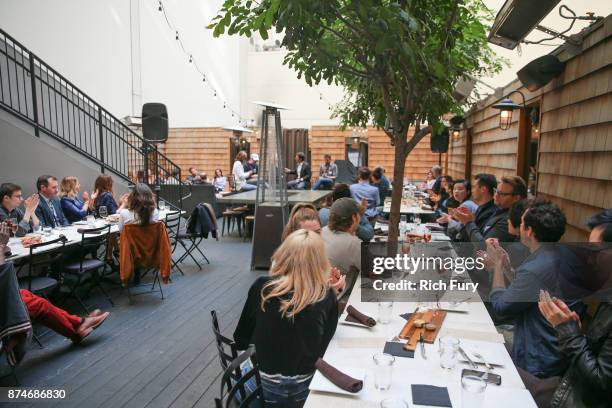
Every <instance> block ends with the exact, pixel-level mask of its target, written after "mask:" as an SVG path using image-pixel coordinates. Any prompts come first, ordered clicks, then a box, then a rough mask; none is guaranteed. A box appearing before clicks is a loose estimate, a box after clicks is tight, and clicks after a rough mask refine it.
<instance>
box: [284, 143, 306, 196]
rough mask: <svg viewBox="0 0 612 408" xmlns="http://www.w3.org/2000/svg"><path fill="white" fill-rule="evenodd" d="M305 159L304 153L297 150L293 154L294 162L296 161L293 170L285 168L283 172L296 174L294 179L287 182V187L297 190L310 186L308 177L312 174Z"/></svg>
mask: <svg viewBox="0 0 612 408" xmlns="http://www.w3.org/2000/svg"><path fill="white" fill-rule="evenodd" d="M305 159H306V156H305V155H304V153H302V152H299V153H298V154H296V155H295V162H296V163H297V166H296V167H295V170H290V169H287V168H286V169H285V173H287V174H295V175H296V176H297V178H296V179H295V180H291V181H289V182H288V183H287V188H289V189H297V190H305V189H308V188H310V178H311V176H312V174H311V172H310V165H309V164H308V163H306V162H305V161H304V160H305Z"/></svg>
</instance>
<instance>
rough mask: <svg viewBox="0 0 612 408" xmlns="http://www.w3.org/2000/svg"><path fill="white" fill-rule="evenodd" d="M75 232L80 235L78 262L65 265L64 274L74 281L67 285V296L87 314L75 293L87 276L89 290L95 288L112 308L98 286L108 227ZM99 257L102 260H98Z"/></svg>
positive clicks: (107, 241) (104, 260)
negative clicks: (68, 290) (88, 278)
mask: <svg viewBox="0 0 612 408" xmlns="http://www.w3.org/2000/svg"><path fill="white" fill-rule="evenodd" d="M77 232H78V233H80V234H81V243H80V245H79V260H78V261H76V262H71V263H68V264H67V265H65V266H64V274H66V275H71V276H73V277H74V278H75V279H76V281H75V282H74V283H72V284H67V286H68V288H69V289H70V293H69V294H68V296H70V297H72V298H74V299H75V300H76V301H77V303H78V304H79V305H80V306H81V307H82V308H83V310H85V313H86V314H88V313H89V309H87V306H85V303H84V302H83V300H82V299H81V297H80V296H79V295H78V294H77V293H76V290H77V289H78V288H79V287H80V286H81V284H82V283H84V282H85V277H86V276H88V275H89V277H90V280H89V281H90V283H91V287H90V290H91V288H97V289H98V290H100V292H102V294H103V295H104V297H106V300H108V302H109V303H110V304H111V305H112V306H114V305H115V304H114V303H113V300H112V299H111V298H110V296H109V295H108V293H107V292H106V290H104V288H103V287H102V285H101V284H100V270H104V268H106V265H107V263H106V252H107V248H108V245H109V239H110V225H105V226H103V227H99V228H89V229H79V230H77ZM99 254H102V255H99ZM100 256H101V257H102V259H100ZM88 293H89V290H88Z"/></svg>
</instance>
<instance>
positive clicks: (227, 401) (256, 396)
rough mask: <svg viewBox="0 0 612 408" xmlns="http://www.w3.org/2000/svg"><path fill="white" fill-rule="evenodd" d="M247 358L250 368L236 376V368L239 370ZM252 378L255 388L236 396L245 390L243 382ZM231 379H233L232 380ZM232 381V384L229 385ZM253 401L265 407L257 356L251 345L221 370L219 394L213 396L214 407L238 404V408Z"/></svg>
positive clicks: (224, 407) (226, 407)
mask: <svg viewBox="0 0 612 408" xmlns="http://www.w3.org/2000/svg"><path fill="white" fill-rule="evenodd" d="M247 360H251V364H252V368H250V369H249V370H247V371H245V372H242V373H241V375H240V377H239V378H236V377H235V373H236V370H237V371H241V370H240V366H241V365H242V364H243V363H245V362H246V361H247ZM252 378H254V379H255V384H256V385H257V386H256V387H255V389H254V390H253V391H252V392H250V393H249V394H248V395H245V396H244V398H242V397H238V393H242V392H245V384H246V383H247V381H250V380H251V379H252ZM232 379H233V380H234V381H232ZM232 382H233V385H231V384H232ZM228 384H230V385H228ZM238 401H239V402H238ZM255 402H258V405H259V406H261V407H265V399H264V394H263V387H262V385H261V376H260V374H259V366H258V364H257V358H256V355H255V347H254V346H253V345H251V346H250V347H249V348H248V350H246V351H245V352H244V353H242V354H240V355H239V356H238V357H237V358H236V359H234V360H233V361H232V362H231V363H230V365H229V366H228V367H227V368H226V369H225V371H224V372H223V376H222V377H221V392H220V394H219V398H215V407H216V408H229V407H235V406H238V407H240V408H248V407H250V406H251V404H252V403H255Z"/></svg>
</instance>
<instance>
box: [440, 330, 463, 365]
mask: <svg viewBox="0 0 612 408" xmlns="http://www.w3.org/2000/svg"><path fill="white" fill-rule="evenodd" d="M438 341H439V346H440V367H442V368H446V369H449V370H450V369H452V368H454V367H455V366H456V365H457V352H458V351H459V340H458V339H456V338H454V337H451V336H444V337H441V338H440V340H438Z"/></svg>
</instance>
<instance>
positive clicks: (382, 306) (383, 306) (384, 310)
mask: <svg viewBox="0 0 612 408" xmlns="http://www.w3.org/2000/svg"><path fill="white" fill-rule="evenodd" d="M392 314H393V302H378V322H379V323H381V324H388V323H389V322H390V321H391V315H392Z"/></svg>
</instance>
